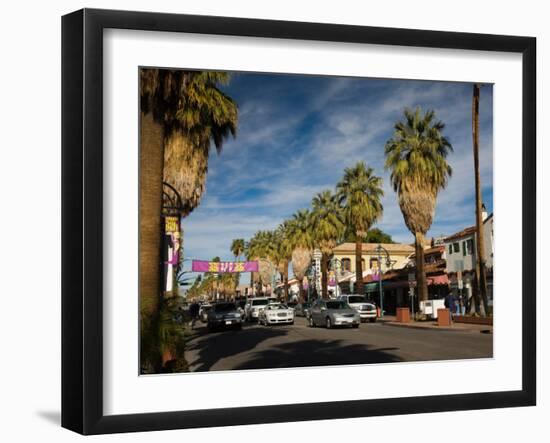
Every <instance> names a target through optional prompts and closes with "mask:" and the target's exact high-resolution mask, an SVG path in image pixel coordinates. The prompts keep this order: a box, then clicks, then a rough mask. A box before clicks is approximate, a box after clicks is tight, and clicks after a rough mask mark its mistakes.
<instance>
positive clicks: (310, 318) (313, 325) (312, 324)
mask: <svg viewBox="0 0 550 443" xmlns="http://www.w3.org/2000/svg"><path fill="white" fill-rule="evenodd" d="M309 327H310V328H314V327H315V322H314V321H313V317H309Z"/></svg>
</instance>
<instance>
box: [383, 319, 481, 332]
mask: <svg viewBox="0 0 550 443" xmlns="http://www.w3.org/2000/svg"><path fill="white" fill-rule="evenodd" d="M383 324H384V325H387V326H395V327H397V328H412V329H423V330H425V331H453V332H478V333H481V331H478V330H475V329H470V328H449V327H439V326H434V327H426V326H420V325H415V324H408V323H397V322H385V323H383Z"/></svg>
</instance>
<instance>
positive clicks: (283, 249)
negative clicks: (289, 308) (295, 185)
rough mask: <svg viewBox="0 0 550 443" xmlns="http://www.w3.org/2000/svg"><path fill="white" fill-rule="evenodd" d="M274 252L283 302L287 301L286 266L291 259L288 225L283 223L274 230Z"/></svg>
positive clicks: (286, 222)
mask: <svg viewBox="0 0 550 443" xmlns="http://www.w3.org/2000/svg"><path fill="white" fill-rule="evenodd" d="M274 240H275V251H276V258H275V262H276V263H277V268H278V270H279V273H280V274H281V280H282V281H283V291H284V300H285V301H288V264H289V262H290V260H291V259H292V248H291V244H290V241H289V223H288V221H286V220H285V221H284V222H283V223H281V224H280V225H279V226H278V227H277V229H276V230H275V238H274Z"/></svg>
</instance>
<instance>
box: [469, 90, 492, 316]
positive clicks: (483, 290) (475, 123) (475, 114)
mask: <svg viewBox="0 0 550 443" xmlns="http://www.w3.org/2000/svg"><path fill="white" fill-rule="evenodd" d="M479 89H480V86H479V84H478V83H474V93H473V97H472V139H473V148H474V175H475V186H476V230H477V242H476V246H477V248H476V249H477V251H476V252H477V257H476V280H477V289H478V291H479V295H480V296H481V302H482V304H480V305H479V307H480V311H481V312H480V313H481V315H482V316H485V315H487V311H488V306H487V275H486V267H485V263H486V262H485V247H484V246H485V242H484V235H483V218H482V217H483V216H482V208H481V205H482V195H481V179H480V176H479ZM479 295H478V298H477V300H475V301H476V303H479Z"/></svg>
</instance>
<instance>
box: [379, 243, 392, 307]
mask: <svg viewBox="0 0 550 443" xmlns="http://www.w3.org/2000/svg"><path fill="white" fill-rule="evenodd" d="M376 252H377V253H378V291H379V292H378V293H379V295H380V317H384V291H383V290H382V252H384V255H385V256H386V268H389V267H390V266H391V259H390V253H389V252H388V250H387V249H386V248H384V247H383V246H382V245H381V244H379V245H378V246H377V247H376Z"/></svg>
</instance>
